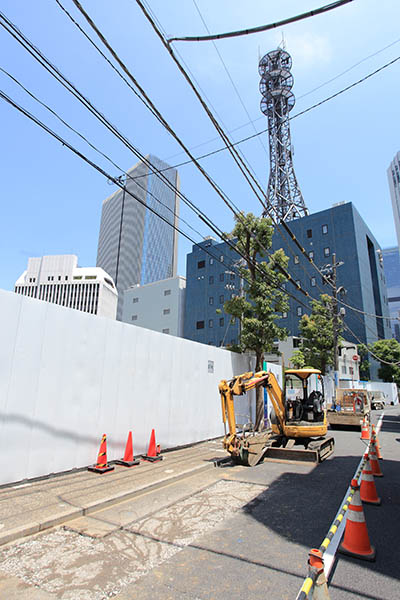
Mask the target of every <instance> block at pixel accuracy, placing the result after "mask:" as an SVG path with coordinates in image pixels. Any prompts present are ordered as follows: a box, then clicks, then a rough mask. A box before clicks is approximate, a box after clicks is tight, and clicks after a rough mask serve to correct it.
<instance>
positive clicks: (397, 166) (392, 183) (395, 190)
mask: <svg viewBox="0 0 400 600" xmlns="http://www.w3.org/2000/svg"><path fill="white" fill-rule="evenodd" d="M387 174H388V179H389V188H390V196H391V198H392V208H393V216H394V224H395V226H396V235H397V245H398V247H399V248H400V152H398V153H397V154H396V156H395V157H394V159H393V160H392V162H391V163H390V167H389V168H388V170H387Z"/></svg>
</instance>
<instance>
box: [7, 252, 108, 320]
mask: <svg viewBox="0 0 400 600" xmlns="http://www.w3.org/2000/svg"><path fill="white" fill-rule="evenodd" d="M14 291H15V293H16V294H22V295H23V296H29V297H30V298H36V299H37V300H44V301H45V302H51V303H53V304H60V305H61V306H65V307H67V308H75V309H76V310H81V311H83V312H87V313H90V314H92V315H99V316H101V317H108V318H109V319H115V316H116V313H117V301H118V294H117V290H116V289H115V285H114V282H113V281H112V279H111V277H109V275H107V273H105V272H104V271H103V269H100V268H98V267H78V257H77V256H75V255H74V254H64V255H54V256H43V257H41V258H40V257H38V258H30V259H29V260H28V268H27V270H26V271H24V272H23V273H22V275H21V276H20V277H19V278H18V279H17V281H16V283H15V287H14Z"/></svg>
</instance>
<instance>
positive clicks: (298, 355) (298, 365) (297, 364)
mask: <svg viewBox="0 0 400 600" xmlns="http://www.w3.org/2000/svg"><path fill="white" fill-rule="evenodd" d="M290 362H291V363H292V365H293V367H294V368H295V369H302V368H303V367H305V366H306V359H305V358H304V354H303V351H302V350H301V349H300V348H298V349H297V350H295V351H294V353H293V356H292V358H291V359H290Z"/></svg>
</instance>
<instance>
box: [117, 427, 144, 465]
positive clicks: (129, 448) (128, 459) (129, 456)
mask: <svg viewBox="0 0 400 600" xmlns="http://www.w3.org/2000/svg"><path fill="white" fill-rule="evenodd" d="M115 463H116V464H117V465H122V466H123V467H134V466H135V465H138V464H140V460H139V459H138V458H134V457H133V443H132V431H130V432H129V433H128V439H127V442H126V447H125V454H124V458H121V459H120V460H116V461H115Z"/></svg>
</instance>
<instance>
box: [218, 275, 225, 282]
mask: <svg viewBox="0 0 400 600" xmlns="http://www.w3.org/2000/svg"><path fill="white" fill-rule="evenodd" d="M224 279H225V274H224V273H220V274H219V280H220V281H224Z"/></svg>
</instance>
